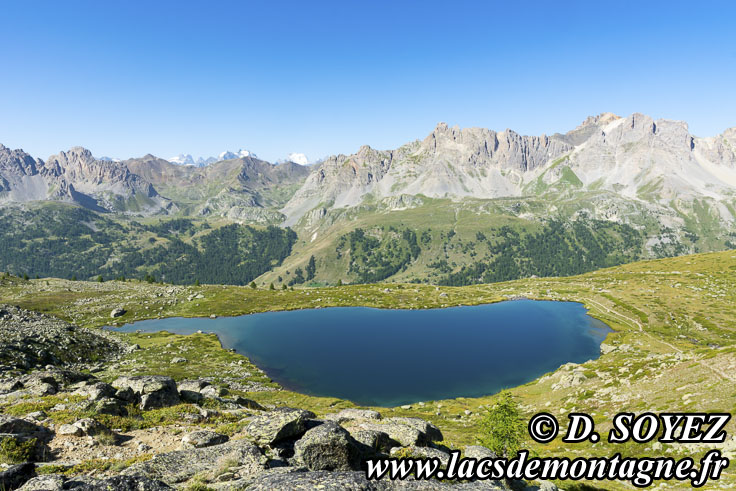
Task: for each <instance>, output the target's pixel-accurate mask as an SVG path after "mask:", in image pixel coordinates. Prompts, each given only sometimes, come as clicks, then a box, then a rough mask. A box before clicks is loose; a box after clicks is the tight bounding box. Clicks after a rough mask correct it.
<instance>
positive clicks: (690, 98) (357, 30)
mask: <svg viewBox="0 0 736 491" xmlns="http://www.w3.org/2000/svg"><path fill="white" fill-rule="evenodd" d="M735 19H736V2H733V1H723V2H677V1H666V2H665V1H663V2H642V1H630V2H629V1H617V2H596V1H584V2H582V1H581V2H518V1H498V2H495V1H479V2H463V1H445V2H432V1H387V2H380V1H354V0H342V1H338V2H317V1H313V2H312V1H295V2H278V1H268V2H214V1H212V2H210V1H200V2H185V1H175V2H153V1H150V2H149V1H146V2H143V1H141V2H136V1H112V0H111V1H107V0H105V1H97V0H96V1H85V2H82V1H65V2H59V1H53V2H37V1H33V0H17V1H16V0H10V1H5V2H3V3H2V6H0V59H1V60H2V76H0V143H4V144H5V145H6V146H9V147H11V148H23V149H25V150H26V151H28V152H30V153H32V154H33V155H35V156H38V157H41V158H46V157H47V156H48V155H50V154H52V153H56V152H57V151H58V150H60V149H66V148H69V147H71V146H73V145H83V146H85V147H87V148H89V149H91V150H92V152H93V153H94V154H95V155H97V156H102V155H109V156H113V157H121V158H127V157H131V156H140V155H143V154H145V153H149V152H150V153H153V154H155V155H158V156H162V157H170V156H172V155H175V154H178V153H180V152H185V153H191V154H194V155H195V156H198V155H211V154H216V153H218V152H220V151H222V150H225V149H230V150H237V149H238V148H240V147H242V148H247V149H249V150H252V151H254V152H256V153H257V154H258V155H259V156H261V157H262V158H265V159H268V160H275V159H278V158H281V157H284V156H285V155H287V154H288V153H290V152H304V153H306V154H307V155H308V156H309V157H310V158H312V159H315V158H318V157H323V156H325V155H328V154H332V153H352V152H354V151H356V150H357V149H358V147H359V146H360V145H362V144H368V145H371V146H373V147H374V148H381V149H384V148H395V147H397V146H399V145H401V144H403V143H405V142H407V141H411V140H415V139H418V138H424V137H425V136H426V134H427V133H429V132H430V131H431V130H432V129H433V128H434V126H435V124H436V123H437V122H439V121H445V122H447V123H448V124H450V125H455V124H457V125H460V126H461V127H466V126H483V127H488V128H492V129H496V130H502V129H505V128H512V129H514V130H516V131H519V132H521V133H524V134H541V133H547V134H550V133H554V132H556V131H560V132H564V131H567V130H569V129H571V128H573V127H575V126H576V125H577V124H579V123H580V122H581V121H582V120H583V119H584V118H585V117H586V116H587V115H590V114H597V113H600V112H603V111H612V112H616V113H619V114H624V115H626V114H630V113H632V112H643V113H646V114H650V115H652V116H654V117H666V118H673V119H682V120H686V121H688V122H689V123H690V129H691V131H692V132H694V133H695V134H697V135H701V136H708V135H714V134H717V133H720V132H721V131H723V130H724V129H725V128H727V127H731V126H736V95H735V93H734V86H736V25H735V22H736V20H735Z"/></svg>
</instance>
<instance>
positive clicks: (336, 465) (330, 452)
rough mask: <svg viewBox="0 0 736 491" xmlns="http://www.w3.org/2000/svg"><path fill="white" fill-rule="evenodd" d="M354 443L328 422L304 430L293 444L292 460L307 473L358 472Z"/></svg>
mask: <svg viewBox="0 0 736 491" xmlns="http://www.w3.org/2000/svg"><path fill="white" fill-rule="evenodd" d="M360 456H361V451H360V448H359V445H358V443H357V442H356V441H355V440H354V439H353V437H352V436H350V433H348V432H347V431H346V430H345V429H344V428H342V427H341V426H339V425H338V424H337V423H334V422H332V421H326V422H324V423H323V424H321V425H319V426H317V427H315V428H312V429H311V430H309V431H307V432H306V433H305V434H304V436H303V437H301V438H300V439H299V441H297V442H296V443H295V444H294V458H295V459H296V461H297V462H299V463H301V464H304V466H306V467H307V468H308V469H309V470H313V471H317V470H328V471H335V470H339V471H347V470H358V469H360Z"/></svg>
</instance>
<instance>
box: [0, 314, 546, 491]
mask: <svg viewBox="0 0 736 491" xmlns="http://www.w3.org/2000/svg"><path fill="white" fill-rule="evenodd" d="M136 348H137V347H135V346H128V345H126V344H125V343H123V342H121V341H120V340H119V339H117V338H116V337H115V335H114V334H111V333H106V332H100V331H96V330H87V329H81V328H78V327H75V326H72V325H69V324H67V323H65V322H63V321H60V320H58V319H55V318H53V317H49V316H45V315H42V314H37V313H34V312H29V311H26V310H23V309H19V308H17V307H12V306H1V307H0V360H2V365H1V366H0V463H2V467H0V489H3V490H13V489H21V490H24V491H28V490H66V489H79V490H95V489H122V490H126V489H130V490H134V489H135V490H160V489H172V488H185V489H254V490H271V489H284V490H286V489H289V490H291V489H317V488H318V489H366V490H371V489H440V488H449V487H451V488H452V489H525V488H526V489H537V487H528V486H527V485H526V484H525V483H523V482H520V481H519V482H513V483H510V482H498V481H493V482H465V483H459V484H458V483H443V482H438V481H437V482H427V481H404V482H398V481H396V482H392V481H378V482H376V481H368V480H367V479H366V477H365V473H364V470H363V469H364V465H365V461H366V459H369V458H375V457H389V456H404V457H406V456H412V457H427V458H430V457H437V458H439V459H440V460H441V461H442V462H443V463H446V462H447V461H448V459H449V454H448V451H449V449H448V448H447V447H445V446H443V445H442V443H441V442H442V440H443V435H442V432H441V430H440V429H439V428H437V427H436V426H434V425H433V424H432V423H430V422H427V421H424V420H422V419H419V418H404V417H389V418H384V417H382V415H381V414H380V413H378V412H376V411H373V410H368V409H343V410H342V411H339V412H336V413H333V414H326V415H323V416H322V417H321V418H318V417H317V416H316V415H315V414H314V413H313V412H311V411H307V410H303V409H298V408H290V407H275V408H264V407H262V406H261V405H259V404H258V403H256V402H254V401H252V400H249V399H246V398H244V397H241V396H237V397H234V396H229V397H228V395H229V394H228V390H227V388H226V387H221V386H217V385H213V384H211V383H210V382H209V381H207V380H203V379H191V380H179V381H178V382H177V381H175V380H173V379H172V378H170V377H166V376H157V375H133V376H119V377H117V378H115V379H113V380H108V382H105V381H103V380H100V379H99V378H97V377H96V376H95V375H94V374H95V373H98V372H100V371H101V366H102V365H104V364H106V363H109V362H110V361H112V360H115V359H116V358H118V357H119V356H120V355H121V354H124V353H126V352H128V351H130V350H134V349H136ZM172 419H175V421H172ZM164 423H166V424H164ZM464 450H465V454H466V455H468V456H475V457H483V456H491V455H492V453H491V452H490V451H489V450H488V449H486V448H484V447H478V446H471V447H466V448H465V449H464ZM545 489H554V486H552V485H545Z"/></svg>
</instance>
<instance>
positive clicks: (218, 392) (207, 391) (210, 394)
mask: <svg viewBox="0 0 736 491" xmlns="http://www.w3.org/2000/svg"><path fill="white" fill-rule="evenodd" d="M199 393H200V394H202V395H203V396H204V397H206V398H207V399H217V398H218V397H222V396H224V395H227V389H226V388H224V387H217V386H214V385H208V386H207V387H204V388H203V389H202V390H200V391H199Z"/></svg>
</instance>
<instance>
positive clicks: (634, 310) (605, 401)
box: [0, 251, 736, 489]
mask: <svg viewBox="0 0 736 491" xmlns="http://www.w3.org/2000/svg"><path fill="white" fill-rule="evenodd" d="M47 283H48V285H47ZM169 288H170V287H168V286H158V285H147V284H142V283H118V282H108V283H103V284H96V283H82V282H69V281H65V280H56V279H49V280H32V281H29V282H24V281H20V280H17V279H10V280H8V279H3V280H2V282H0V299H1V300H2V301H3V302H10V303H14V304H19V305H22V306H23V307H26V308H31V309H35V310H41V311H46V312H49V313H52V314H55V315H58V316H60V317H62V318H65V319H67V320H70V321H73V322H76V323H78V324H80V325H85V326H90V327H93V326H101V325H105V324H108V323H109V321H110V319H109V312H110V309H111V308H112V307H113V306H123V307H124V308H126V309H127V310H128V311H129V312H128V313H127V314H126V315H125V317H124V319H125V321H126V322H127V321H132V320H136V319H144V318H151V317H157V316H161V317H168V316H175V315H182V316H208V315H210V314H212V313H216V314H219V315H238V314H246V313H251V312H261V311H267V310H282V309H298V308H309V307H316V306H320V307H327V306H339V305H371V306H376V307H385V308H427V307H442V306H450V305H461V304H464V305H468V304H478V303H486V302H494V301H499V300H503V299H504V298H506V297H508V296H515V295H524V296H527V297H531V298H540V299H554V300H574V301H580V302H583V303H584V304H585V305H586V307H588V308H589V309H590V313H591V315H593V316H595V317H597V318H599V319H601V320H603V321H605V322H607V323H608V324H609V325H610V326H611V327H612V328H614V329H615V332H614V333H612V334H610V335H609V337H608V338H607V340H606V344H607V345H611V346H613V347H614V348H615V349H614V350H613V351H612V352H610V353H608V354H605V355H603V356H601V357H600V358H599V359H598V360H594V361H589V362H586V363H585V364H583V365H582V368H583V369H584V374H585V375H586V377H587V379H586V380H585V381H584V382H583V383H582V384H581V385H578V386H574V387H568V388H560V389H557V390H553V389H552V385H553V384H554V383H555V382H557V381H558V380H559V378H560V376H562V375H564V373H565V368H562V369H560V370H558V371H557V372H555V373H553V374H551V375H548V376H545V377H542V378H540V379H538V380H536V381H533V382H531V383H529V384H526V385H524V386H521V387H517V388H515V389H513V392H514V394H515V395H516V396H518V398H519V400H520V402H521V403H522V404H523V407H524V410H525V412H526V413H527V415H528V416H530V415H532V414H534V413H535V412H538V411H550V412H552V413H554V414H555V415H556V416H557V417H558V419H559V420H560V423H561V425H562V426H563V428H564V426H565V422H566V419H565V416H564V414H565V413H567V412H571V411H585V412H588V413H590V414H592V415H594V417H595V420H596V422H597V428H598V430H599V432H600V433H601V434H602V435H605V434H607V430H608V428H610V421H611V418H612V416H613V415H614V414H615V413H616V412H618V411H624V410H625V411H634V412H644V411H645V410H653V411H678V410H679V411H685V410H686V411H727V412H733V411H734V410H735V409H736V390H735V389H734V387H736V375H734V372H735V371H734V368H736V347H734V343H733V341H734V336H736V307H734V306H735V305H736V251H725V252H719V253H709V254H700V255H694V256H684V257H679V258H672V259H664V260H658V261H644V262H638V263H633V264H629V265H625V266H620V267H616V268H611V269H607V270H601V271H596V272H593V273H588V274H585V275H581V276H576V277H569V278H540V279H525V280H518V281H513V282H507V283H497V284H490V285H478V286H472V287H461V288H435V287H430V286H421V285H392V286H391V289H392V291H390V292H384V288H385V285H381V286H378V285H364V286H357V285H356V286H345V287H340V288H315V289H303V290H296V291H294V292H281V291H278V292H272V291H267V290H252V289H250V288H247V287H225V286H202V287H198V288H195V287H183V288H182V289H181V292H180V293H178V294H177V300H176V301H174V300H173V299H172V298H170V297H167V296H166V295H167V293H166V291H167V290H168V289H169ZM443 292H444V293H447V296H446V297H441V296H440V294H441V293H443ZM192 293H201V294H202V295H204V298H202V299H194V300H192V301H187V300H186V297H187V296H188V295H190V294H192ZM158 295H161V296H158ZM200 336H201V340H200V341H199V342H198V341H197V339H196V338H186V337H183V336H174V335H164V334H159V335H142V334H139V335H130V337H131V339H132V340H134V341H135V342H138V343H139V344H141V346H142V347H143V349H142V350H140V351H137V352H136V353H134V354H132V355H131V358H130V360H129V362H128V363H129V364H128V365H125V367H126V370H130V371H135V372H146V371H147V372H150V373H153V372H155V373H170V374H171V375H172V376H175V377H178V378H181V377H184V376H188V377H192V376H206V375H217V374H218V373H219V374H222V373H227V370H228V369H232V367H233V363H236V361H237V360H239V359H242V357H240V356H239V355H236V354H232V353H227V352H225V351H224V350H221V349H220V348H218V347H217V343H216V342H214V338H213V337H212V336H207V335H200ZM175 343H190V344H191V347H190V349H191V350H193V351H191V353H192V355H191V356H189V357H190V358H192V359H197V360H203V359H205V358H206V359H207V362H206V363H201V362H198V363H197V364H196V365H192V366H191V367H189V369H188V370H187V372H186V373H185V372H183V371H182V367H181V366H180V365H176V364H170V363H169V360H170V358H172V357H174V356H178V353H177V352H176V351H175V350H172V349H170V346H169V347H168V348H167V345H172V344H175ZM195 354H196V355H197V356H198V357H195V356H194V355H195ZM429 362H438V360H428V363H429ZM439 362H441V360H439ZM244 363H246V362H245V361H244ZM146 365H147V366H146ZM448 369H451V368H450V367H449V366H448ZM108 376H110V377H112V376H114V374H112V373H111V374H108ZM458 376H462V374H458ZM254 380H261V381H262V376H261V375H260V374H257V373H256V374H254ZM248 397H251V398H253V399H256V400H258V401H259V402H261V403H265V404H279V405H281V404H288V405H297V406H301V407H306V408H312V409H314V410H315V411H316V412H317V413H325V412H330V411H334V410H335V409H336V408H340V407H348V406H350V405H351V403H350V402H348V401H341V400H337V399H334V398H315V397H310V396H305V395H301V394H296V393H292V392H289V391H277V392H258V393H249V394H248ZM493 400H494V397H493V396H489V397H482V398H476V399H467V398H459V399H451V400H446V401H426V402H425V403H424V404H423V405H419V404H414V405H412V408H411V409H408V410H403V409H401V408H389V409H382V411H383V412H384V414H388V415H414V416H418V417H422V418H426V419H428V420H431V421H433V422H435V423H436V424H438V425H439V426H440V427H441V428H442V429H443V432H444V434H445V439H446V443H447V444H448V445H454V446H458V447H459V446H462V445H465V444H470V443H474V440H475V437H476V435H477V428H478V426H477V425H478V420H479V417H480V413H481V412H482V407H484V406H486V405H488V404H490V403H492V402H493ZM440 405H441V407H440ZM465 410H469V411H471V414H470V415H469V416H467V415H465ZM727 430H728V433H729V435H732V434H734V432H736V425H735V424H734V423H733V422H731V423H729V426H728V428H727ZM532 447H533V449H534V450H536V451H537V452H538V453H539V454H540V455H545V456H548V455H567V456H571V457H572V456H584V455H591V454H595V455H612V454H613V453H615V452H621V453H622V454H624V455H655V456H658V455H673V456H677V457H684V456H693V457H698V456H700V455H701V454H702V453H703V449H700V448H696V447H693V446H691V447H684V446H682V447H681V446H677V445H664V448H662V449H658V450H652V449H651V444H644V445H638V444H625V445H609V444H607V443H604V442H601V443H597V444H590V443H584V444H577V445H567V444H564V443H562V442H561V441H560V440H559V439H558V440H555V441H554V442H552V443H551V444H548V445H544V446H543V445H536V444H534V445H532ZM721 484H723V485H726V486H729V485H736V474H735V473H734V471H733V470H732V469H731V470H730V471H728V470H727V475H726V476H724V477H723V478H722V480H721ZM605 487H606V488H616V489H618V488H622V489H623V488H627V486H624V485H623V484H618V483H607V484H606V485H605ZM673 487H677V486H675V485H673Z"/></svg>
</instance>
